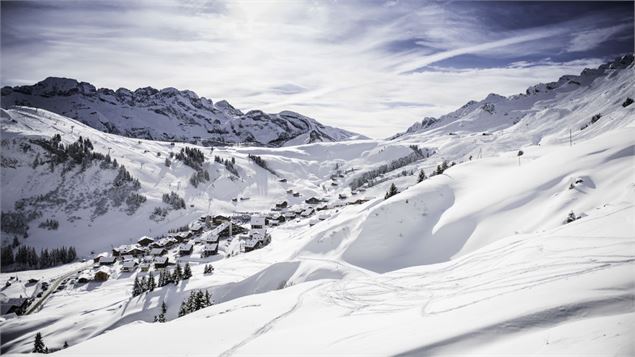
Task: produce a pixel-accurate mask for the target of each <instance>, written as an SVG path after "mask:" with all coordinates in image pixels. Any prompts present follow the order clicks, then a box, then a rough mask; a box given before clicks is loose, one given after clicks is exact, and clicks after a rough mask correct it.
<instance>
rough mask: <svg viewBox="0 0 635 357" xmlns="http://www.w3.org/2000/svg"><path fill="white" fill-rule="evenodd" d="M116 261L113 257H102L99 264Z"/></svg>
mask: <svg viewBox="0 0 635 357" xmlns="http://www.w3.org/2000/svg"><path fill="white" fill-rule="evenodd" d="M115 259H116V258H115V257H112V256H107V257H101V258H99V262H100V263H114V262H115Z"/></svg>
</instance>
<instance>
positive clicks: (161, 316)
mask: <svg viewBox="0 0 635 357" xmlns="http://www.w3.org/2000/svg"><path fill="white" fill-rule="evenodd" d="M167 312H168V307H167V306H165V301H163V302H162V303H161V313H160V314H159V322H165V314H166V313H167Z"/></svg>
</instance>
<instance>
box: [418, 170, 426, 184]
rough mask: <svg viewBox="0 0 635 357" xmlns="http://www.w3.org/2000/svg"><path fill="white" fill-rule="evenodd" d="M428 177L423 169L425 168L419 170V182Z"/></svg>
mask: <svg viewBox="0 0 635 357" xmlns="http://www.w3.org/2000/svg"><path fill="white" fill-rule="evenodd" d="M427 178H428V177H426V173H425V172H424V171H423V169H421V171H419V177H418V178H417V183H419V182H421V181H423V180H425V179H427Z"/></svg>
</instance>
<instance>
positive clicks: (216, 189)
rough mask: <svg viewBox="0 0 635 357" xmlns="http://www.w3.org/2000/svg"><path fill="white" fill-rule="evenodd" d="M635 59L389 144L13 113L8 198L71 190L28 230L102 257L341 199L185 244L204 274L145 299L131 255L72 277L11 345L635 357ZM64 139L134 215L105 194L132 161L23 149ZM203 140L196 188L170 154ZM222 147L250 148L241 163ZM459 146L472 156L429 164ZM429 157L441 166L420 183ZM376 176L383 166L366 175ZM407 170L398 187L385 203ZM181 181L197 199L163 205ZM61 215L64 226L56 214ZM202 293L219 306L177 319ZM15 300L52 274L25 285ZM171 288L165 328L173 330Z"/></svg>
mask: <svg viewBox="0 0 635 357" xmlns="http://www.w3.org/2000/svg"><path fill="white" fill-rule="evenodd" d="M634 72H635V70H634V68H633V63H632V57H626V58H621V59H618V60H617V61H615V62H613V63H611V64H609V65H606V66H603V67H600V69H595V70H589V71H585V72H583V74H581V75H580V76H566V77H563V78H564V79H561V80H559V81H558V82H554V83H556V84H553V83H552V84H544V85H538V86H535V87H532V88H530V89H529V90H528V92H527V93H526V94H524V95H519V96H514V97H510V98H505V97H500V96H492V95H491V96H488V98H486V99H485V100H484V101H482V102H474V103H468V105H467V106H466V107H464V108H462V109H459V111H457V112H454V113H451V114H448V115H447V116H444V117H441V118H439V119H435V120H427V121H424V123H417V124H416V125H414V126H413V127H412V128H411V129H409V130H408V131H407V132H406V133H403V134H400V135H397V136H395V137H394V138H392V139H390V140H348V141H341V142H316V143H311V144H304V145H297V146H286V147H278V148H272V147H240V146H233V147H219V148H214V149H213V151H211V150H210V148H206V147H202V146H195V145H193V144H184V143H174V144H172V143H169V142H164V141H153V140H139V139H132V138H125V137H122V136H117V135H115V134H112V133H104V132H101V131H98V130H95V129H94V128H92V127H91V126H88V125H85V124H82V123H81V122H79V121H75V120H73V119H70V118H67V117H63V116H60V115H57V114H54V113H51V112H48V111H45V110H42V109H35V108H30V107H13V108H9V109H6V110H3V111H2V119H1V120H2V121H1V125H2V134H3V135H2V141H3V143H2V162H3V166H2V176H1V177H2V187H3V192H2V210H3V212H6V211H11V210H14V209H16V208H15V206H16V202H18V201H19V200H21V199H24V198H26V197H36V196H38V195H46V194H47V193H48V192H52V191H54V192H56V195H57V196H55V197H57V198H62V199H64V201H46V202H48V203H47V205H40V206H38V209H39V210H40V211H41V213H42V214H41V216H40V217H38V218H36V219H34V220H33V221H32V222H31V223H30V225H29V231H28V232H29V237H28V238H26V239H22V238H20V242H21V243H24V244H29V245H33V246H36V247H37V248H44V247H48V248H53V247H57V246H60V245H62V244H65V245H73V246H75V247H77V249H78V254H79V255H80V256H82V257H86V258H92V255H91V253H90V252H95V253H99V252H109V251H110V250H111V249H112V248H113V247H116V246H118V245H120V244H129V243H132V242H136V240H137V239H138V238H139V237H141V236H143V235H151V236H160V235H163V234H165V233H167V232H168V230H169V229H173V228H176V227H180V226H182V225H185V224H188V223H190V222H192V221H194V220H197V219H198V218H199V217H201V216H203V215H207V214H212V215H217V214H223V215H236V214H239V213H250V214H267V213H270V210H271V208H272V206H274V205H275V204H276V203H279V202H282V201H287V202H288V204H289V206H290V207H302V208H306V207H309V206H308V205H307V204H305V203H304V201H305V200H306V199H308V198H310V197H316V198H321V199H324V202H322V203H320V204H318V205H315V207H318V206H322V205H323V206H324V210H321V211H319V212H317V213H315V214H313V215H311V216H310V217H306V218H304V217H303V218H294V219H292V220H290V221H287V222H285V223H284V224H281V225H280V226H274V227H269V228H268V230H269V232H270V233H271V236H272V237H271V238H272V241H271V243H270V244H269V245H266V246H265V247H263V248H261V249H257V250H254V251H252V252H248V253H244V252H240V251H239V249H237V241H238V240H237V239H234V240H231V241H230V240H228V239H222V240H221V241H220V244H219V255H214V256H210V257H204V256H203V255H202V254H201V252H202V244H196V245H195V247H194V252H193V253H192V254H191V255H189V256H181V257H178V256H177V255H176V254H175V251H174V250H170V252H169V253H168V254H167V256H169V257H170V259H171V260H172V261H175V260H178V261H180V262H181V263H183V264H184V263H186V262H188V263H189V264H190V265H191V266H192V273H193V276H192V277H191V278H189V279H187V280H184V281H181V282H179V283H178V284H169V285H167V286H164V287H160V288H156V289H155V290H154V291H151V292H146V293H143V294H141V295H139V296H135V297H132V289H133V281H134V279H135V277H136V276H139V277H140V276H146V275H147V273H145V272H141V271H139V270H138V269H137V270H135V271H134V272H122V271H121V270H120V268H121V262H116V263H115V264H114V266H112V267H111V268H109V269H110V271H111V273H112V275H111V276H110V278H109V279H108V280H106V281H104V282H97V281H89V282H87V283H82V284H73V283H69V284H67V285H65V287H64V288H63V289H61V290H60V291H58V292H56V293H53V294H51V296H50V297H49V298H48V299H47V300H46V302H45V303H44V304H43V306H42V308H41V309H39V310H38V311H35V312H34V313H32V314H28V315H24V316H19V317H12V318H11V317H7V316H4V317H2V319H1V320H0V329H1V330H2V336H1V337H2V346H1V352H2V354H3V355H4V354H7V353H26V352H30V351H31V349H32V346H33V340H34V336H35V334H36V333H37V332H40V333H42V336H43V339H44V342H45V344H46V345H47V346H48V347H49V348H51V349H59V348H61V347H62V346H63V345H64V343H65V342H67V343H68V344H69V345H70V347H69V348H67V349H63V350H61V351H59V352H56V354H59V355H62V356H64V355H68V356H92V355H100V356H101V355H103V356H110V355H122V356H138V355H146V354H147V355H155V356H210V355H214V356H216V355H217V356H243V355H250V356H253V355H276V356H279V355H286V356H298V355H307V354H309V355H310V354H313V355H377V356H386V355H399V356H422V355H423V356H433V355H443V356H447V355H473V356H489V355H594V356H632V355H635V342H634V341H635V205H634V204H635V141H634V138H635V120H634V119H635V112H634V110H635V104H632V105H626V106H625V105H623V103H625V100H626V98H635V89H634V88H635V87H634V81H635V73H634ZM486 104H491V105H486ZM596 114H600V117H599V118H597V119H593V118H594V117H595V115H596ZM430 123H431V124H430ZM585 125H586V126H585ZM582 127H584V129H582ZM56 133H60V134H61V137H62V141H63V142H64V143H66V144H70V143H73V142H76V141H77V139H78V138H79V137H80V136H82V137H83V138H90V141H91V142H92V145H93V146H94V151H95V152H101V153H106V152H110V155H111V156H112V157H113V158H116V159H117V161H118V162H119V163H120V164H123V165H125V167H126V168H127V169H128V171H129V172H130V174H131V175H132V176H133V177H134V178H138V179H139V182H140V187H139V189H138V191H135V192H138V193H139V194H141V195H144V196H145V197H147V201H146V202H145V203H143V204H142V205H140V206H139V208H138V209H137V210H136V211H134V212H133V213H131V214H129V213H128V212H127V211H126V210H125V206H121V207H120V206H116V205H115V204H114V203H109V204H108V206H107V207H108V209H107V210H106V212H98V213H100V214H95V210H96V207H97V204H94V205H93V204H90V202H93V201H91V200H92V199H93V198H94V196H95V195H97V196H98V197H100V198H102V199H104V200H107V199H110V198H109V197H108V196H107V195H106V194H104V193H103V192H102V191H98V190H96V187H108V186H109V185H110V184H111V181H112V180H113V178H114V177H115V175H116V173H117V172H116V171H115V170H110V169H100V168H99V167H98V164H93V165H92V166H89V167H88V168H87V169H86V170H84V171H81V170H79V168H76V169H73V170H71V171H69V172H66V173H62V172H61V168H58V169H55V170H53V171H51V170H50V169H49V168H48V167H47V166H46V165H40V166H38V165H33V164H32V163H33V161H34V158H35V157H36V155H37V154H38V153H39V154H40V157H44V156H45V153H44V152H40V151H38V150H39V147H36V146H35V145H32V146H33V148H32V149H31V150H25V149H24V145H22V144H23V143H29V142H30V141H29V140H32V139H34V138H50V137H52V136H53V135H54V134H56ZM303 140H304V139H303ZM412 145H416V147H411V146H412ZM185 147H196V148H199V149H200V150H201V151H202V152H203V153H204V155H205V162H204V163H203V168H204V170H206V171H207V172H208V173H209V175H210V180H209V181H207V182H202V183H201V184H199V186H198V187H194V186H192V185H191V184H190V182H189V178H190V176H191V175H192V174H193V173H194V172H195V171H194V170H193V169H192V168H191V167H189V166H187V165H185V164H184V163H183V162H181V161H179V160H175V159H173V160H172V164H171V166H170V167H167V166H166V165H165V164H164V162H165V158H166V157H169V153H170V152H174V153H176V152H178V151H179V150H180V149H181V148H185ZM157 153H161V155H160V156H158V155H157ZM216 155H218V156H220V157H222V158H223V159H230V160H231V159H233V160H234V161H235V167H236V168H237V172H238V175H235V174H234V173H232V172H230V171H228V169H227V167H226V166H225V165H224V164H222V163H218V162H215V161H214V156H216ZM248 155H258V156H259V157H261V158H262V159H263V160H264V161H265V162H266V165H267V168H268V169H265V168H263V167H261V166H259V165H258V164H257V163H256V162H255V161H254V160H252V159H250V158H249V156H248ZM413 155H414V156H413ZM406 157H414V159H413V160H404V158H406ZM443 161H447V162H448V163H452V162H453V163H454V164H455V165H452V164H450V165H449V168H447V169H446V170H445V171H444V172H443V173H439V174H437V175H431V174H432V173H433V172H434V171H436V170H437V166H438V165H440V164H441V163H442V162H443ZM395 162H399V163H400V164H399V165H393V166H391V167H396V168H395V169H393V170H388V171H386V170H383V169H382V165H390V163H395ZM397 166H398V167H397ZM421 169H423V170H424V171H425V173H426V174H427V175H428V176H431V177H429V178H427V179H426V180H423V181H422V182H420V183H417V174H418V172H419V170H421ZM382 170H383V171H382ZM365 173H366V174H368V173H373V175H372V178H371V179H370V180H367V181H366V184H364V185H361V186H360V187H359V188H357V187H356V188H353V189H352V188H351V186H352V185H354V184H355V183H357V182H359V180H360V178H361V177H363V176H364V174H365ZM283 179H284V180H283ZM391 184H395V185H396V187H397V188H398V190H399V191H400V192H399V193H398V194H397V195H395V196H392V197H390V198H388V199H384V194H385V193H386V191H387V190H388V187H389V186H390V185H391ZM7 187H11V189H10V190H8V189H6V188H7ZM170 191H174V192H176V193H177V194H179V195H180V196H181V197H183V198H184V200H185V202H186V204H187V207H186V208H184V209H178V210H169V212H168V213H167V215H166V217H165V219H163V220H159V221H155V220H153V219H150V218H149V217H150V215H151V213H152V212H153V209H154V208H155V207H167V205H166V204H165V203H164V202H162V195H163V194H164V193H169V192H170ZM289 191H292V192H297V193H299V194H298V196H297V197H295V196H294V195H293V194H289ZM80 198H81V199H82V202H86V203H83V204H82V205H79V206H78V208H77V209H73V207H74V206H68V205H69V203H68V202H75V201H77V200H79V199H80ZM241 198H242V199H241ZM38 202H39V201H38ZM51 202H57V203H55V204H53V203H51ZM108 202H111V201H108ZM317 217H319V219H317ZM570 217H573V219H569V218H570ZM46 218H55V219H57V220H58V221H59V222H60V224H59V228H58V229H57V230H46V229H43V228H38V224H39V223H40V222H41V221H42V220H44V219H46ZM568 219H569V220H570V221H571V222H568V223H567V220H568ZM12 238H13V235H10V234H6V233H5V232H3V241H5V242H7V243H9V242H11V239H12ZM210 263H211V264H213V266H214V268H215V270H214V273H213V274H205V273H204V267H205V265H207V264H210ZM78 269H80V270H84V271H91V269H92V268H86V267H84V266H82V264H80V263H77V264H72V265H63V266H60V267H56V268H51V269H47V270H36V271H28V272H18V273H2V274H1V275H0V283H2V284H3V286H4V284H5V282H6V281H8V280H9V277H12V276H16V275H17V276H19V277H20V279H21V280H22V281H26V280H27V279H29V278H31V277H37V278H41V279H43V280H47V281H50V280H53V279H56V278H58V277H60V276H64V275H65V274H68V273H69V272H71V273H72V271H73V270H78ZM155 273H156V271H155ZM79 276H80V274H77V275H76V276H74V277H72V278H70V279H76V278H77V277H79ZM156 276H157V275H156V274H155V277H156ZM195 290H207V291H209V292H210V293H211V294H212V298H213V300H214V302H215V304H214V305H213V306H211V307H207V308H204V309H201V310H199V311H196V312H193V313H190V314H188V315H186V316H183V317H178V313H179V307H180V305H181V302H182V301H183V300H184V299H185V298H187V296H188V295H189V294H190V292H192V291H195ZM0 293H1V294H2V296H1V297H2V298H8V297H17V295H18V294H20V295H22V294H24V295H25V296H27V295H31V294H33V289H32V288H30V287H27V286H26V284H22V283H14V284H12V285H11V286H9V287H5V288H3V289H2V290H0ZM162 302H165V303H166V305H167V313H166V317H167V320H168V321H167V322H166V323H154V322H153V320H154V317H155V316H156V315H158V314H159V313H160V309H161V304H162Z"/></svg>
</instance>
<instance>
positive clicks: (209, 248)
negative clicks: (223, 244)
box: [203, 243, 218, 251]
mask: <svg viewBox="0 0 635 357" xmlns="http://www.w3.org/2000/svg"><path fill="white" fill-rule="evenodd" d="M217 248H218V244H216V243H212V244H205V247H203V250H206V251H215V250H216V249H217Z"/></svg>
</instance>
